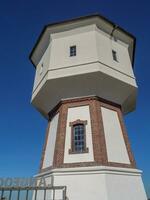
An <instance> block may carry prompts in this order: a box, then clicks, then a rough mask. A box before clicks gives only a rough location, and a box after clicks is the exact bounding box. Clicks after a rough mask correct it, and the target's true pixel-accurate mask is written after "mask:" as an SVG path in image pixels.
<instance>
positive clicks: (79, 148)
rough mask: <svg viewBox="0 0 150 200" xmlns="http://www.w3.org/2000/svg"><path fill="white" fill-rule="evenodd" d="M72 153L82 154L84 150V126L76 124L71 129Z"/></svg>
mask: <svg viewBox="0 0 150 200" xmlns="http://www.w3.org/2000/svg"><path fill="white" fill-rule="evenodd" d="M73 137H74V149H73V150H74V151H75V152H83V151H84V149H85V141H84V140H85V138H84V137H85V136H84V125H83V124H77V125H74V127H73Z"/></svg>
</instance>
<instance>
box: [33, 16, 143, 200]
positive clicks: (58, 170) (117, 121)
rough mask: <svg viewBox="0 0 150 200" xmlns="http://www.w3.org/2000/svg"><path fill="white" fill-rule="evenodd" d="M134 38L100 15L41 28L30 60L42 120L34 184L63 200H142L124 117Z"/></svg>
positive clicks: (131, 96) (131, 91)
mask: <svg viewBox="0 0 150 200" xmlns="http://www.w3.org/2000/svg"><path fill="white" fill-rule="evenodd" d="M134 53H135V37H134V36H133V35H131V34H130V33H128V32H127V31H125V30H124V29H122V28H121V27H119V26H117V25H116V24H114V23H113V22H111V21H109V20H108V19H106V18H104V17H102V16H100V15H91V16H86V17H80V18H77V19H72V20H68V21H64V22H60V23H55V24H49V25H47V26H45V27H44V29H43V31H42V33H41V35H40V37H39V39H38V41H37V43H36V45H35V46H34V48H33V50H32V52H31V55H30V59H31V62H32V63H33V65H34V66H35V70H36V74H35V81H34V87H33V93H32V100H31V101H32V104H33V106H34V107H35V108H36V109H37V110H38V111H39V112H40V113H41V114H42V115H43V117H45V118H46V119H47V120H48V128H47V133H46V139H45V145H44V149H43V154H42V159H41V167H40V171H39V174H38V175H37V176H43V177H46V179H47V180H48V179H49V178H50V177H51V176H53V184H54V186H59V185H65V186H66V187H67V198H68V200H100V199H102V200H146V194H145V190H144V186H143V183H142V179H141V171H140V170H138V169H137V167H136V164H135V160H134V156H133V153H132V150H131V147H130V143H129V140H128V136H127V132H126V129H125V125H124V121H123V117H124V115H125V114H128V113H129V112H132V111H133V110H134V109H135V105H136V94H137V85H136V80H135V76H134V72H133V65H134Z"/></svg>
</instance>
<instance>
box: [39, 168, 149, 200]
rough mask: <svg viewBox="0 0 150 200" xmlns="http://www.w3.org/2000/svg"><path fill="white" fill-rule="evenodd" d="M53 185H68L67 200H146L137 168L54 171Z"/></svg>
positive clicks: (48, 176)
mask: <svg viewBox="0 0 150 200" xmlns="http://www.w3.org/2000/svg"><path fill="white" fill-rule="evenodd" d="M42 176H45V177H46V179H47V181H48V179H51V176H53V180H54V186H66V188H67V199H68V200H78V199H79V200H99V199H100V200H101V199H102V200H147V198H146V193H145V190H144V186H143V182H142V179H141V171H139V170H137V169H126V168H115V167H105V166H97V167H82V168H67V169H54V170H52V171H51V172H50V173H49V174H48V173H47V174H46V175H44V174H43V175H42Z"/></svg>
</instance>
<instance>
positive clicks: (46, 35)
mask: <svg viewBox="0 0 150 200" xmlns="http://www.w3.org/2000/svg"><path fill="white" fill-rule="evenodd" d="M91 24H95V25H96V26H97V27H98V28H99V29H101V30H103V31H104V32H106V33H107V34H109V35H110V36H114V37H116V38H117V39H119V40H121V41H123V42H125V43H126V44H128V45H129V55H130V58H131V61H132V66H134V55H135V45H136V38H135V37H134V36H133V35H132V34H131V33H129V32H128V31H126V30H124V29H123V28H121V27H120V26H118V25H117V24H115V23H113V22H112V21H110V20H109V19H107V18H105V17H103V16H102V15H100V14H93V15H88V16H82V17H78V18H74V19H70V20H66V21H61V22H57V23H52V24H48V25H45V26H44V28H43V30H42V32H41V34H40V36H39V37H38V40H37V42H36V44H35V45H34V47H33V49H32V51H31V53H30V56H29V58H30V60H31V62H32V64H33V65H34V66H35V67H36V65H37V64H38V60H37V58H39V57H41V56H42V55H43V53H44V51H45V49H46V48H47V46H48V44H49V42H50V35H51V34H53V33H59V32H64V31H68V30H71V29H75V28H79V27H83V26H88V25H91Z"/></svg>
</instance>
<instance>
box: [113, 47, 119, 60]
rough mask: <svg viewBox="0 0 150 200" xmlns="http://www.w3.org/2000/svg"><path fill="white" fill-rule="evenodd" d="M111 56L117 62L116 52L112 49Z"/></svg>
mask: <svg viewBox="0 0 150 200" xmlns="http://www.w3.org/2000/svg"><path fill="white" fill-rule="evenodd" d="M112 57H113V60H114V61H116V62H118V58H117V52H116V51H114V50H112Z"/></svg>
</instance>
